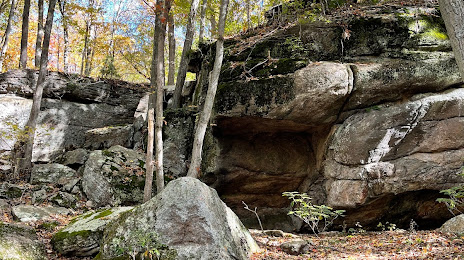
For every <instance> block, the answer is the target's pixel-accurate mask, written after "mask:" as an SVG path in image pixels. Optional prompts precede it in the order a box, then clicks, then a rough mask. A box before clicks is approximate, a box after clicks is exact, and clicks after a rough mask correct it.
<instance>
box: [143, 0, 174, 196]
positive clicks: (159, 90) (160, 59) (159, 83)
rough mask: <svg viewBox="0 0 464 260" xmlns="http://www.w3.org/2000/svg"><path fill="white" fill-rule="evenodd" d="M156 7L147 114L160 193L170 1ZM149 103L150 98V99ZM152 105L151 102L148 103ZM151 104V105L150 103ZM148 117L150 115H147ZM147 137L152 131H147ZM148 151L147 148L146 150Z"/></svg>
mask: <svg viewBox="0 0 464 260" xmlns="http://www.w3.org/2000/svg"><path fill="white" fill-rule="evenodd" d="M156 4H157V6H161V7H162V10H160V11H159V12H157V14H156V21H155V37H154V43H153V56H154V59H153V61H152V73H151V75H152V79H151V84H150V85H151V88H152V89H154V88H155V86H156V96H155V98H156V101H155V105H154V108H152V107H150V106H151V105H150V104H149V113H153V112H151V111H153V110H154V111H155V112H154V113H155V131H154V139H155V163H156V189H157V192H158V193H160V192H161V191H162V190H163V189H164V173H163V133H162V130H163V122H164V117H163V96H164V95H163V87H164V45H165V43H164V42H165V39H166V22H167V19H168V15H169V11H170V9H171V4H172V0H166V1H164V0H158V1H157V3H156ZM151 101H153V100H152V98H151ZM149 103H152V102H149ZM152 104H153V103H152ZM149 116H150V115H149ZM148 131H149V136H150V131H152V129H150V128H149V129H148ZM147 149H148V148H147ZM149 153H150V151H147V164H148V162H151V163H150V164H153V163H152V157H149ZM148 167H149V165H147V172H146V179H145V188H144V192H143V193H144V201H148V200H149V199H150V198H151V190H152V184H153V168H152V167H151V171H150V170H149V168H148Z"/></svg>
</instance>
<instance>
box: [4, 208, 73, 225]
mask: <svg viewBox="0 0 464 260" xmlns="http://www.w3.org/2000/svg"><path fill="white" fill-rule="evenodd" d="M12 213H13V217H14V218H15V219H18V220H19V221H21V222H29V221H37V220H47V219H51V217H52V216H53V215H68V214H70V213H71V211H70V210H69V209H67V208H62V207H38V206H31V205H19V206H15V207H13V208H12Z"/></svg>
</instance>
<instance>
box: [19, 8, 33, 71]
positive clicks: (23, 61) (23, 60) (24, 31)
mask: <svg viewBox="0 0 464 260" xmlns="http://www.w3.org/2000/svg"><path fill="white" fill-rule="evenodd" d="M30 10H31V0H24V10H23V24H22V26H21V54H20V56H19V68H23V69H25V68H27V37H28V36H29V11H30Z"/></svg>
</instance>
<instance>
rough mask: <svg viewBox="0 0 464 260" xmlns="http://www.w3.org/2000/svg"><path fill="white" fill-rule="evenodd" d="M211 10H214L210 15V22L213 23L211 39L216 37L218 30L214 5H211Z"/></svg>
mask: <svg viewBox="0 0 464 260" xmlns="http://www.w3.org/2000/svg"><path fill="white" fill-rule="evenodd" d="M210 9H211V11H212V14H211V16H210V17H209V22H210V23H211V32H210V34H211V39H215V38H216V32H217V23H216V15H215V13H214V9H213V8H212V7H210Z"/></svg>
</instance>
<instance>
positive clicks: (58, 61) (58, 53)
mask: <svg viewBox="0 0 464 260" xmlns="http://www.w3.org/2000/svg"><path fill="white" fill-rule="evenodd" d="M57 37H58V39H57V45H58V46H57V47H58V48H56V58H57V61H56V69H57V70H58V71H60V50H61V41H60V35H57Z"/></svg>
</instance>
